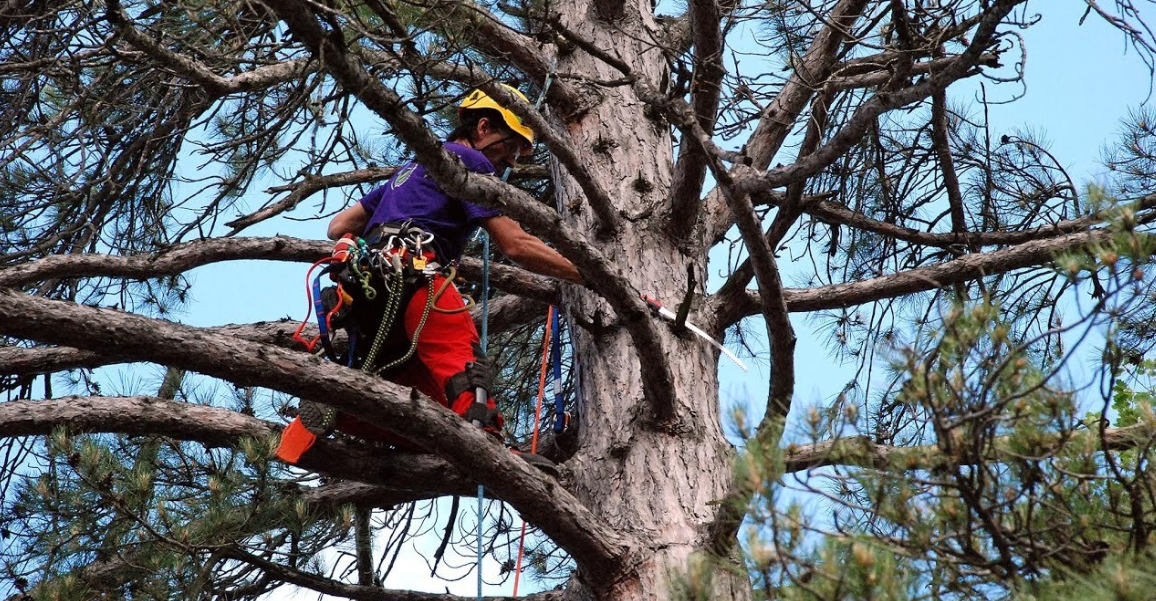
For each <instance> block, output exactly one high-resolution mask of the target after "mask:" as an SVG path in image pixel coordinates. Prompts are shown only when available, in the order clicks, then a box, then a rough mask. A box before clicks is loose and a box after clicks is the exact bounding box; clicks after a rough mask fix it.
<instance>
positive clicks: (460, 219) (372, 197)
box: [361, 142, 501, 262]
mask: <svg viewBox="0 0 1156 601" xmlns="http://www.w3.org/2000/svg"><path fill="white" fill-rule="evenodd" d="M445 149H446V150H447V151H449V152H452V153H454V154H456V155H458V157H459V158H461V160H462V163H465V166H466V169H469V170H470V171H473V172H475V173H493V172H494V166H493V164H491V163H490V161H489V159H487V158H486V156H485V155H484V154H482V153H480V152H478V151H476V150H474V149H473V148H470V147H468V146H462V145H461V144H454V143H452V142H447V143H446V144H445ZM361 206H363V207H365V210H366V211H367V212H368V213H369V222H368V223H367V224H366V226H365V231H369V229H370V228H372V227H373V226H375V225H377V224H379V223H402V222H405V221H411V222H413V224H414V225H416V226H418V227H420V228H422V229H424V230H426V231H428V232H432V233H433V234H434V235H435V236H437V239H436V240H435V241H434V244H435V249H436V250H435V252H437V255H438V258H440V259H441V260H442V261H443V262H446V261H453V260H457V259H458V258H459V257H461V255H462V248H463V247H464V246H465V245H466V238H468V237H469V236H470V234H471V233H472V232H473V230H474V228H475V227H477V226H478V225H479V224H480V222H481V221H482V220H483V219H489V218H490V217H497V216H498V215H501V212H500V211H495V210H493V209H487V208H485V207H482V206H479V205H476V204H474V203H472V202H467V201H464V200H458V199H456V198H450V197H449V196H446V194H445V193H444V192H442V191H441V188H439V187H438V185H437V184H436V183H434V181H433V180H432V179H430V178H429V177H427V176H426V170H425V167H423V166H421V165H419V164H417V163H414V162H410V163H407V164H406V165H405V166H404V167H402V168H401V169H399V170H398V171H397V173H395V174H394V175H393V177H391V178H390V179H389V181H388V182H386V183H385V184H384V185H382V186H380V187H378V188H376V189H374V190H373V191H372V192H370V193H369V194H366V195H365V197H364V198H362V199H361Z"/></svg>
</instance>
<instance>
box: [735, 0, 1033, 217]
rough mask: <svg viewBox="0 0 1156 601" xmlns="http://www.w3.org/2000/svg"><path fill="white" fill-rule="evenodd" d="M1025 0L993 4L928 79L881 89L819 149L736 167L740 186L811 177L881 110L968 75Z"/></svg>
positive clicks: (754, 188)
mask: <svg viewBox="0 0 1156 601" xmlns="http://www.w3.org/2000/svg"><path fill="white" fill-rule="evenodd" d="M1024 1H1025V0H1000V1H997V2H995V3H994V4H992V6H991V8H989V9H988V10H987V12H986V13H985V14H984V16H983V19H981V20H980V22H979V26H978V27H977V28H976V31H975V37H974V39H972V41H971V44H970V45H969V46H968V47H967V49H966V50H965V51H964V52H963V53H961V54H960V55H959V56H957V57H955V58H954V59H953V60H952V62H951V64H949V65H947V66H946V67H944V68H943V70H942V71H940V72H938V73H935V74H933V75H931V76H930V77H928V78H927V79H925V80H923V81H921V82H919V83H917V84H913V85H911V86H908V87H906V88H903V89H900V90H895V91H887V92H880V93H878V94H876V95H874V96H872V97H871V98H870V99H868V100H867V101H866V102H864V103H863V104H861V105H860V106H859V107H858V108H857V109H855V112H854V113H853V114H852V115H851V117H850V118H849V119H848V120H847V122H846V124H845V125H844V126H843V128H842V129H840V130H839V132H838V133H836V134H835V135H834V136H833V137H832V138H831V140H830V141H829V142H827V144H825V145H823V147H821V148H819V149H818V150H816V151H815V152H814V153H812V154H811V155H810V156H809V157H808V158H806V159H804V160H801V161H797V162H795V163H794V164H791V165H785V166H782V167H778V168H775V169H772V170H770V171H768V172H766V173H765V174H758V173H755V171H754V170H753V169H751V168H748V167H744V166H738V167H736V172H737V173H736V174H735V180H736V184H737V185H738V189H739V190H740V191H742V192H746V193H749V194H754V193H756V192H757V191H758V190H759V189H773V188H778V187H781V186H785V185H787V184H790V183H791V182H794V181H798V180H799V179H802V178H805V177H810V176H812V175H814V174H816V173H818V172H819V171H821V170H822V169H823V168H825V167H826V166H827V165H828V164H830V163H831V162H832V161H834V160H835V159H837V158H838V157H840V156H842V155H843V154H844V153H845V152H847V150H848V149H850V148H851V146H853V145H854V144H856V143H858V141H859V140H860V138H862V136H863V132H865V131H866V130H867V128H868V127H869V126H870V125H871V124H872V123H873V122H874V121H875V118H876V117H878V116H879V115H880V114H882V113H884V112H886V111H889V110H892V109H895V108H898V107H901V106H905V105H908V104H911V103H913V102H916V101H918V100H921V99H923V98H927V97H928V96H931V95H932V94H934V93H935V92H937V91H940V90H944V89H946V88H947V86H948V85H950V84H951V83H953V82H955V81H957V80H959V79H961V78H963V77H966V76H967V75H968V74H969V72H971V70H972V69H974V68H975V66H976V65H978V64H979V61H980V60H981V59H982V58H983V55H984V53H985V52H986V51H987V49H988V48H989V47H990V46H991V44H992V43H993V42H994V40H995V35H996V28H997V27H999V25H1000V23H1002V22H1003V19H1004V17H1006V16H1007V15H1008V14H1009V13H1010V12H1011V11H1012V9H1014V8H1015V7H1016V6H1018V5H1019V4H1022V3H1023V2H1024Z"/></svg>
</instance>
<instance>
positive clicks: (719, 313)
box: [707, 229, 1112, 331]
mask: <svg viewBox="0 0 1156 601" xmlns="http://www.w3.org/2000/svg"><path fill="white" fill-rule="evenodd" d="M1111 236H1112V233H1111V232H1109V231H1107V230H1102V229H1101V230H1093V231H1091V232H1078V233H1074V234H1067V235H1065V236H1060V237H1057V238H1050V239H1046V240H1035V241H1031V242H1025V243H1023V244H1020V245H1017V246H1013V247H1011V248H1005V249H1001V250H994V251H989V252H986V253H974V254H970V255H967V256H964V257H960V258H958V259H953V260H951V261H946V262H943V263H940V264H938V265H929V266H927V267H918V268H915V269H911V270H908V271H902V272H899V273H893V274H890V275H885V276H880V277H877V278H871V279H869V280H863V281H859V282H850V283H846V284H834V285H831V286H821V287H819V288H808V289H787V290H785V291H784V296H785V299H786V302H787V307H788V309H789V310H790V311H791V312H793V313H801V312H809V311H821V310H824V309H836V308H843V307H850V306H853V305H860V304H863V303H869V302H871V301H876V300H880V299H884V298H893V297H897V296H902V295H905V294H911V293H914V292H923V291H926V290H933V289H936V288H942V287H944V286H949V285H951V284H954V283H956V282H964V281H967V280H973V279H976V278H981V277H986V276H990V275H996V274H1000V273H1006V272H1009V271H1012V270H1014V269H1020V268H1023V267H1032V266H1037V265H1042V264H1045V263H1049V262H1050V261H1051V260H1052V259H1053V257H1054V256H1055V255H1056V254H1057V253H1061V252H1067V251H1074V250H1078V249H1081V248H1084V247H1087V246H1089V245H1092V244H1096V243H1101V242H1106V241H1107V240H1109V239H1110V238H1111ZM742 297H745V299H746V300H745V301H743V300H742V299H741V298H733V299H732V300H733V302H723V300H722V299H720V298H719V297H718V296H717V295H716V296H715V297H712V298H711V299H710V300H709V301H708V309H707V310H708V312H709V311H713V312H714V315H715V316H716V321H715V328H716V329H715V331H722V330H725V329H726V328H727V327H730V326H731V325H734V324H735V323H737V322H738V321H739V320H740V319H742V318H743V317H746V316H748V315H754V314H757V313H759V311H760V310H761V305H760V302H759V298H758V296H757V295H756V294H755V293H752V292H747V293H745V294H744V295H742Z"/></svg>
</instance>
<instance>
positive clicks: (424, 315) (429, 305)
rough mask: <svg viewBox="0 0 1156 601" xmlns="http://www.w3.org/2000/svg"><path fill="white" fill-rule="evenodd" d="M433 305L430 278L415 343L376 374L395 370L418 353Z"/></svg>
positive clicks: (431, 279) (415, 331) (432, 288)
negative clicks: (420, 340)
mask: <svg viewBox="0 0 1156 601" xmlns="http://www.w3.org/2000/svg"><path fill="white" fill-rule="evenodd" d="M433 305H434V279H433V278H430V279H429V285H428V286H427V287H426V301H425V308H424V309H422V312H421V320H420V321H418V322H417V328H415V329H414V331H413V341H411V342H410V343H409V350H407V351H406V352H405V354H404V355H402V356H401V357H399V358H397V359H394V360H393V361H390V362H389V363H387V364H386V365H383V366H382V367H381V368H380V369H378V370H377V371H375V372H374V373H375V374H378V375H380V374H381V372H383V371H387V370H390V369H393V368H395V367H397V366H398V365H401V364H402V363H405V362H406V361H409V358H410V357H412V356H413V354H414V352H416V351H417V340H418V337H420V336H421V331H422V330H423V329H425V322H426V320H428V319H429V314H430V309H431V308H433Z"/></svg>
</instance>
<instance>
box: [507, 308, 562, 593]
mask: <svg viewBox="0 0 1156 601" xmlns="http://www.w3.org/2000/svg"><path fill="white" fill-rule="evenodd" d="M553 324H554V307H553V306H551V307H550V310H549V311H547V312H546V330H545V332H543V333H542V372H541V374H540V375H539V376H538V407H537V409H535V410H534V434H533V436H532V437H531V438H530V452H531V453H537V452H538V426H539V424H540V423H541V420H542V398H543V397H544V396H546V368H547V367H548V366H549V365H550V326H552V325H553ZM525 547H526V522H525V521H523V522H522V534H521V535H520V536H519V537H518V563H517V567H516V568H515V569H514V596H515V597H517V596H518V580H519V579H520V577H521V576H522V552H523V550H524V549H525Z"/></svg>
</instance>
